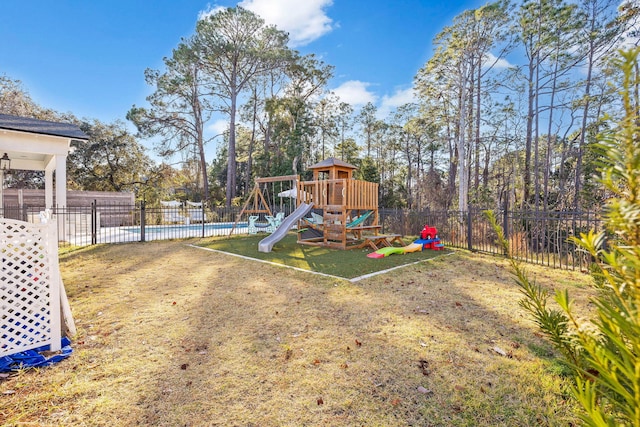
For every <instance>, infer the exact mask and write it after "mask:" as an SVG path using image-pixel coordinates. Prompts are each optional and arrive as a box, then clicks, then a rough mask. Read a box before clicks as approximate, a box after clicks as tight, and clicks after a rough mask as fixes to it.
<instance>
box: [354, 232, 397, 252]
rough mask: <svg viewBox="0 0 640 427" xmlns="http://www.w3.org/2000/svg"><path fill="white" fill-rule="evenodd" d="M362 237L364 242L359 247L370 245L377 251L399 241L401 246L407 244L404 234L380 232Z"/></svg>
mask: <svg viewBox="0 0 640 427" xmlns="http://www.w3.org/2000/svg"><path fill="white" fill-rule="evenodd" d="M362 239H363V241H362V243H360V244H359V245H358V246H357V248H364V247H367V246H369V247H371V249H373V250H374V251H377V250H378V249H380V248H385V247H387V246H393V244H394V243H398V244H399V245H400V246H406V244H405V243H404V241H403V240H402V235H400V234H384V235H382V234H378V235H373V236H364V237H363V238H362Z"/></svg>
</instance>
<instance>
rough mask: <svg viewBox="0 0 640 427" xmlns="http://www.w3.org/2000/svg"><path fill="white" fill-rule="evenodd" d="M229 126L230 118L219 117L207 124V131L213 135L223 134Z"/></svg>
mask: <svg viewBox="0 0 640 427" xmlns="http://www.w3.org/2000/svg"><path fill="white" fill-rule="evenodd" d="M228 128H229V120H225V119H218V120H215V121H213V122H212V123H210V124H208V125H207V129H206V130H207V132H208V133H210V134H212V135H213V136H216V135H221V134H223V133H224V132H226V131H227V129H228Z"/></svg>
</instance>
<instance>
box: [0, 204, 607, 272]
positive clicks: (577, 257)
mask: <svg viewBox="0 0 640 427" xmlns="http://www.w3.org/2000/svg"><path fill="white" fill-rule="evenodd" d="M274 209H275V210H278V208H277V207H274ZM42 210H43V208H41V207H23V208H17V207H16V208H10V207H5V209H4V211H0V214H2V215H3V216H4V217H6V218H14V219H20V220H23V221H29V222H39V220H40V212H41V211H42ZM239 212H240V208H237V207H233V208H230V209H229V208H224V207H214V208H208V207H207V208H204V207H203V208H192V209H190V208H185V207H181V208H166V207H148V206H145V205H144V204H140V205H135V206H132V205H115V204H111V205H104V204H102V205H101V204H98V203H93V204H92V205H91V206H86V207H69V208H65V209H58V210H57V211H56V212H55V213H56V215H57V216H58V218H59V221H58V223H59V230H58V231H59V240H60V245H62V246H63V245H76V246H84V245H91V244H98V243H123V242H144V241H151V240H165V239H184V238H191V237H209V236H226V235H230V234H231V233H233V234H244V233H247V224H246V218H243V220H244V221H245V222H240V223H238V224H235V221H236V218H237V216H238V214H239ZM285 213H286V214H287V215H288V214H289V213H290V212H285ZM495 214H496V217H497V218H498V219H499V222H500V223H501V225H502V227H503V229H504V230H505V234H506V236H507V239H508V241H509V244H510V247H511V251H512V254H513V255H514V256H515V257H517V258H519V259H522V260H524V261H527V262H531V263H536V264H543V265H547V266H550V267H553V268H569V269H580V270H582V269H586V268H588V265H589V263H590V258H589V257H588V255H586V254H584V253H583V252H582V251H580V250H578V249H577V248H576V247H575V245H574V244H572V243H571V242H570V241H569V238H570V237H572V236H579V235H580V233H582V232H587V231H589V230H590V229H595V230H596V231H599V230H601V228H602V220H601V218H600V216H599V215H598V214H596V213H594V212H569V211H561V212H557V211H496V212H495ZM379 218H380V223H381V225H382V227H383V228H382V229H383V232H384V233H396V234H401V235H403V236H417V235H419V233H420V231H421V230H422V228H423V227H424V225H425V224H428V225H430V226H433V227H436V228H437V229H438V237H439V238H440V239H441V240H442V242H443V243H444V244H445V245H446V246H448V247H452V248H463V249H468V250H471V251H477V252H482V253H487V254H494V255H504V254H503V253H502V248H501V247H500V245H499V244H498V242H497V238H496V234H495V232H494V230H493V229H492V227H491V225H490V224H489V222H488V220H487V218H486V216H485V215H484V211H483V210H480V209H470V210H469V211H431V210H406V209H380V210H379Z"/></svg>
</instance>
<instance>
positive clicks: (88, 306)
mask: <svg viewBox="0 0 640 427" xmlns="http://www.w3.org/2000/svg"><path fill="white" fill-rule="evenodd" d="M61 268H62V273H63V277H64V280H65V285H66V287H67V292H68V294H69V298H70V302H71V306H72V309H73V312H74V316H75V320H76V323H77V327H78V335H77V336H76V337H75V338H74V341H73V348H74V353H73V355H72V356H71V357H70V358H69V359H67V360H65V361H63V362H61V363H59V364H57V365H55V366H52V367H49V368H46V369H42V370H28V371H24V372H19V373H17V374H15V375H12V376H10V377H9V378H6V379H4V380H0V381H2V382H0V399H1V405H0V425H8V426H14V425H15V426H36V425H37V426H134V425H140V426H533V425H542V426H547V425H549V426H556V425H557V426H560V425H562V426H567V425H571V424H572V423H575V420H576V417H575V415H574V412H573V411H574V410H575V406H574V405H573V403H572V402H571V400H570V399H569V398H568V391H567V389H566V387H567V384H566V380H565V379H563V378H562V375H561V373H562V365H561V364H559V363H558V362H557V360H556V359H555V358H554V355H553V354H552V352H551V351H550V347H549V346H548V345H547V344H546V343H545V342H544V340H543V339H541V338H540V337H539V336H538V335H537V330H536V328H535V326H534V325H533V323H532V322H531V321H530V320H529V319H528V318H527V317H526V316H525V314H524V313H523V311H522V310H521V309H520V307H519V306H518V300H519V298H520V294H519V292H518V290H517V288H516V286H515V285H514V284H513V283H512V280H511V277H510V274H509V272H508V271H507V270H506V263H505V262H503V260H499V259H496V258H491V257H484V256H479V255H473V254H469V253H464V252H462V253H456V254H454V255H448V256H443V257H440V258H437V259H434V260H430V261H427V262H425V263H422V264H417V265H412V266H408V267H406V268H404V269H400V270H396V271H394V272H392V273H389V274H383V275H379V276H376V277H373V278H370V279H366V280H363V281H360V282H357V283H350V282H348V281H343V280H339V279H332V278H326V277H320V276H315V275H311V274H308V273H304V272H299V271H294V270H290V269H285V268H281V267H276V266H272V265H266V264H262V263H258V262H253V261H247V260H244V259H240V258H237V257H232V256H228V255H225V254H220V253H215V252H210V251H206V250H203V249H199V248H195V247H191V246H188V245H187V244H186V243H185V242H179V241H176V242H153V243H141V244H126V245H110V246H95V247H90V248H86V249H82V250H79V251H77V252H73V253H70V254H67V255H63V256H62V257H61ZM529 270H530V272H531V273H532V274H533V275H535V276H536V277H537V280H538V282H539V283H542V284H544V285H547V286H549V287H551V288H554V287H558V286H562V287H570V288H571V293H572V295H574V296H575V297H577V298H578V299H579V301H578V303H579V304H583V305H585V306H586V303H585V301H586V298H587V297H588V294H589V292H591V291H590V290H589V288H588V287H587V286H585V285H586V283H588V281H589V277H588V276H585V275H583V274H580V273H571V272H559V271H554V270H550V269H546V268H541V267H533V266H532V267H530V268H529Z"/></svg>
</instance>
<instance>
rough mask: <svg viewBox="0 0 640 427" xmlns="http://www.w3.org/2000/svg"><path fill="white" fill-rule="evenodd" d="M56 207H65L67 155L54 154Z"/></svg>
mask: <svg viewBox="0 0 640 427" xmlns="http://www.w3.org/2000/svg"><path fill="white" fill-rule="evenodd" d="M55 158H56V207H59V208H63V209H64V208H66V207H67V156H66V155H60V154H58V155H56V156H55Z"/></svg>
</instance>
